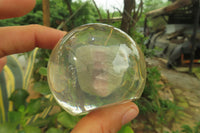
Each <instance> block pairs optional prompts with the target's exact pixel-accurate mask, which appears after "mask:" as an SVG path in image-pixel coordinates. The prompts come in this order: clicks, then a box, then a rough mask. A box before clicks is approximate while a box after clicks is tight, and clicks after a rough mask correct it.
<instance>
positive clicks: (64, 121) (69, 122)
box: [57, 112, 81, 129]
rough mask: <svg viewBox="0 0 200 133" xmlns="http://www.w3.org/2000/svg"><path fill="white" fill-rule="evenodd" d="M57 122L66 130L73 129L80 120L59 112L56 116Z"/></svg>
mask: <svg viewBox="0 0 200 133" xmlns="http://www.w3.org/2000/svg"><path fill="white" fill-rule="evenodd" d="M57 119H58V122H60V124H61V125H63V126H64V127H66V128H70V129H72V128H74V126H75V125H76V124H77V122H78V121H79V120H80V119H81V117H79V116H72V115H70V114H69V113H67V112H61V113H60V114H59V115H58V118H57Z"/></svg>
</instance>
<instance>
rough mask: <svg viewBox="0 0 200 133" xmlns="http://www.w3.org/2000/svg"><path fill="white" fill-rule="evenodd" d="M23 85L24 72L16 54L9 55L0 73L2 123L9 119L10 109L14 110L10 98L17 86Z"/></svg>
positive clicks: (0, 114)
mask: <svg viewBox="0 0 200 133" xmlns="http://www.w3.org/2000/svg"><path fill="white" fill-rule="evenodd" d="M22 87H23V72H22V68H21V66H20V64H19V63H18V61H17V60H16V59H15V57H14V56H8V57H7V64H6V65H5V66H4V69H3V70H2V72H1V73H0V123H1V122H5V121H6V120H7V113H8V110H9V111H12V109H13V104H11V102H9V100H8V98H9V97H10V96H11V94H12V93H13V91H14V90H15V89H16V88H18V89H19V88H22Z"/></svg>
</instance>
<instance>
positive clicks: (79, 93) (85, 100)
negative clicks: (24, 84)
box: [48, 24, 146, 115]
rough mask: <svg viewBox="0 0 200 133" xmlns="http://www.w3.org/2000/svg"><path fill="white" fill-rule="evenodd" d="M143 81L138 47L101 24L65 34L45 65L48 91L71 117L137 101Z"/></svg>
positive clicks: (143, 67)
mask: <svg viewBox="0 0 200 133" xmlns="http://www.w3.org/2000/svg"><path fill="white" fill-rule="evenodd" d="M145 79H146V67H145V60H144V56H143V53H142V52H141V50H140V49H139V47H138V46H137V45H136V43H135V42H134V41H133V40H132V39H131V37H129V36H128V35H127V34H126V33H124V32H123V31H121V30H119V29H117V28H115V27H113V26H109V25H105V24H87V25H83V26H80V27H78V28H75V29H74V30H72V31H71V32H69V33H68V34H67V35H65V36H64V37H63V38H62V40H61V41H60V42H59V43H58V44H57V45H56V47H55V48H54V49H53V51H52V53H51V56H50V59H49V64H48V82H49V86H50V89H51V92H52V94H53V95H54V97H55V99H56V100H57V102H58V103H59V104H60V105H61V107H63V109H65V110H66V111H67V112H69V113H70V114H72V115H80V114H86V113H87V112H89V111H90V110H93V109H96V108H99V107H103V106H107V105H111V104H116V103H121V102H125V101H130V100H133V99H137V98H139V97H140V95H141V94H142V92H143V89H144V85H145Z"/></svg>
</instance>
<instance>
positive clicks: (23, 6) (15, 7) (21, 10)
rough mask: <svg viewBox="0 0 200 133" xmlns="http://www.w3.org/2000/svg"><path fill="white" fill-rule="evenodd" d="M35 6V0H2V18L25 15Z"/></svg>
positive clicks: (0, 14)
mask: <svg viewBox="0 0 200 133" xmlns="http://www.w3.org/2000/svg"><path fill="white" fill-rule="evenodd" d="M34 6H35V0H0V19H5V18H11V17H19V16H23V15H25V14H26V13H28V12H30V11H31V10H32V9H33V8H34Z"/></svg>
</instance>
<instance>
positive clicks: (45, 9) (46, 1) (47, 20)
mask: <svg viewBox="0 0 200 133" xmlns="http://www.w3.org/2000/svg"><path fill="white" fill-rule="evenodd" d="M42 9H43V25H45V26H49V27H50V10H49V0H42Z"/></svg>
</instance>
